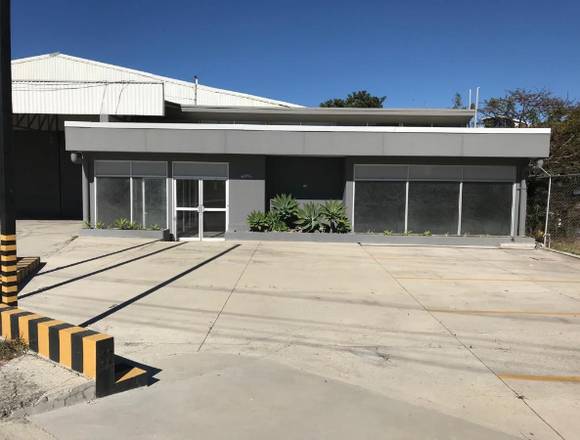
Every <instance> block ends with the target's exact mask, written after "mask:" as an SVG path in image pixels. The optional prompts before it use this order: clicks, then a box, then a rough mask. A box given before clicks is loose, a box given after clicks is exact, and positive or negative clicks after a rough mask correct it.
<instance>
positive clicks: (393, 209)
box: [354, 182, 405, 232]
mask: <svg viewBox="0 0 580 440" xmlns="http://www.w3.org/2000/svg"><path fill="white" fill-rule="evenodd" d="M354 229H355V232H384V231H386V230H389V231H392V232H403V231H404V230H405V182H356V183H355V200H354Z"/></svg>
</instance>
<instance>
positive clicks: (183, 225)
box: [176, 211, 199, 237]
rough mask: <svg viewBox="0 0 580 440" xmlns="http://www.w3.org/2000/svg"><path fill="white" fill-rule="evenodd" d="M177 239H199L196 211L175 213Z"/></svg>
mask: <svg viewBox="0 0 580 440" xmlns="http://www.w3.org/2000/svg"><path fill="white" fill-rule="evenodd" d="M176 214H177V237H199V214H198V213H197V211H177V213H176Z"/></svg>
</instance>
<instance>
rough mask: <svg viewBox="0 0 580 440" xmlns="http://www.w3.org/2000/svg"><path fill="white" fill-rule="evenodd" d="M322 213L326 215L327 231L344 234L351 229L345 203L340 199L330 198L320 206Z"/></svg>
mask: <svg viewBox="0 0 580 440" xmlns="http://www.w3.org/2000/svg"><path fill="white" fill-rule="evenodd" d="M320 214H321V215H322V217H324V220H325V221H324V225H325V232H337V233H341V234H344V233H346V232H349V231H350V222H349V221H348V217H347V216H346V210H345V208H344V204H343V203H342V202H341V201H339V200H328V201H326V202H324V203H323V204H322V206H321V207H320Z"/></svg>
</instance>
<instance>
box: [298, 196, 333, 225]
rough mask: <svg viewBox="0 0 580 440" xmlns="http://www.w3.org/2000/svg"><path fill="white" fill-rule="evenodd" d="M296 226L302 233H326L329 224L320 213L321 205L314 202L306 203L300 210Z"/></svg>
mask: <svg viewBox="0 0 580 440" xmlns="http://www.w3.org/2000/svg"><path fill="white" fill-rule="evenodd" d="M296 226H297V227H298V230H300V231H301V232H324V230H325V228H326V227H327V224H326V219H325V217H324V216H323V215H322V214H321V212H320V205H318V204H316V203H312V202H308V203H305V204H304V205H303V206H302V208H300V209H299V210H298V220H296Z"/></svg>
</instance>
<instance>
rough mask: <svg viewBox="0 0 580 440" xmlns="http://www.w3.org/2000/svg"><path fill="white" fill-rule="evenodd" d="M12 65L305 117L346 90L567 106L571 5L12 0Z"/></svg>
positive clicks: (573, 51) (575, 35) (430, 100)
mask: <svg viewBox="0 0 580 440" xmlns="http://www.w3.org/2000/svg"><path fill="white" fill-rule="evenodd" d="M12 10H13V12H12V14H13V22H12V34H13V37H12V46H13V49H12V52H13V57H14V58H18V57H24V56H31V55H38V54H42V53H47V52H57V51H58V52H63V53H67V54H70V55H76V56H80V57H86V58H92V59H96V60H99V61H104V62H109V63H113V64H119V65H123V66H127V67H132V68H136V69H141V70H145V71H150V72H153V73H157V74H161V75H167V76H171V77H175V78H180V79H186V80H189V79H191V78H192V77H193V75H196V74H197V75H198V76H199V78H200V82H201V83H203V84H207V85H211V86H215V87H222V88H226V89H231V90H236V91H240V92H246V93H252V94H256V95H261V96H267V97H271V98H276V99H281V100H286V101H290V102H296V103H299V104H304V105H318V104H319V103H320V102H321V101H323V100H325V99H328V98H332V97H342V96H344V95H346V94H347V93H348V92H350V91H353V90H359V89H366V90H369V91H370V92H371V93H374V94H377V95H381V96H382V95H386V96H387V103H386V107H424V106H428V107H448V106H450V103H451V98H452V96H453V94H454V93H455V92H456V91H459V92H461V93H463V94H464V95H466V93H467V92H466V91H467V89H469V88H470V87H475V86H480V87H481V93H482V97H483V98H486V97H489V96H497V95H499V94H503V92H504V90H505V89H509V88H515V87H527V88H541V87H546V88H549V89H551V90H552V91H554V92H555V93H556V94H559V95H563V96H565V95H568V96H569V97H571V98H574V99H578V98H580V26H579V25H578V17H580V2H578V1H574V0H560V1H559V0H553V1H546V0H543V1H536V0H528V1H519V0H488V1H487V2H482V3H477V2H470V1H455V0H446V1H445V0H430V1H413V0H407V1H400V0H399V1H390V0H383V1H370V0H369V1H364V0H359V1H355V0H352V1H342V0H333V1H326V0H324V1H317V0H311V1H301V0H294V1H289V2H288V1H285V2H282V1H278V0H269V1H252V0H247V1H239V0H238V1H220V0H213V1H210V0H207V1H205V0H204V1H193V0H191V1H187V0H166V1H164V2H160V1H151V0H124V1H119V0H117V1H110V0H99V1H86V0H82V1H80V0H51V1H45V0H43V1H40V0H34V1H33V0H13V1H12Z"/></svg>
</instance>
